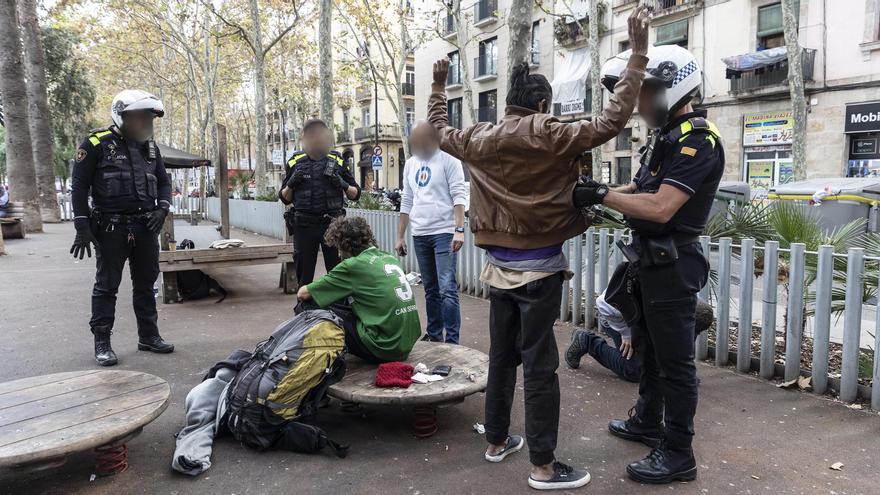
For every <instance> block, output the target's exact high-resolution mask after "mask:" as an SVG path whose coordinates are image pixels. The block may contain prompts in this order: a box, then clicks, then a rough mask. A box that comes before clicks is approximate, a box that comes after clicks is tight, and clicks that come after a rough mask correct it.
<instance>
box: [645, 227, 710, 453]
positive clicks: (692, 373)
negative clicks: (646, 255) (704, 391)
mask: <svg viewBox="0 0 880 495" xmlns="http://www.w3.org/2000/svg"><path fill="white" fill-rule="evenodd" d="M677 249H678V259H677V260H675V261H673V262H672V263H670V264H668V265H663V266H656V265H655V266H647V267H644V266H640V267H639V270H638V287H639V295H640V302H641V317H640V318H639V320H638V322H637V323H636V324H635V325H634V326H633V343H634V345H635V347H636V349H637V351H638V352H640V353H641V354H642V356H643V366H642V373H641V377H640V380H639V401H638V403H637V405H636V414H637V415H638V417H639V418H640V419H641V420H642V421H644V422H645V423H646V424H648V425H658V426H659V425H660V424H661V423H663V422H664V421H665V424H666V445H667V446H668V447H669V448H670V449H673V450H685V451H687V450H690V448H691V443H692V441H693V437H694V415H695V414H696V411H697V383H698V382H697V369H696V364H695V363H694V354H695V350H694V327H695V323H696V318H695V313H696V307H697V293H698V292H699V291H700V289H702V288H703V286H704V285H705V284H706V281H707V280H708V275H709V262H708V260H707V259H706V257H705V256H704V255H703V251H702V248H701V247H700V244H699V243H697V242H692V243H689V244H685V245H682V246H678V248H677Z"/></svg>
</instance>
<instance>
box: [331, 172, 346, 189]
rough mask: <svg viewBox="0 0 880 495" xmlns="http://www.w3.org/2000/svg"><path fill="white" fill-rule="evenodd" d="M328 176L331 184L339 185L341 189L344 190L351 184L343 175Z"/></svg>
mask: <svg viewBox="0 0 880 495" xmlns="http://www.w3.org/2000/svg"><path fill="white" fill-rule="evenodd" d="M327 178H328V179H330V183H331V184H333V185H334V186H336V187H338V188H339V189H342V190H343V191H345V190H346V189H348V186H349V184H348V182H346V181H345V179H343V178H342V176H341V175H339V174H333V175H331V176H328V177H327Z"/></svg>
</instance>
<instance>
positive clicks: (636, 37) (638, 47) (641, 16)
mask: <svg viewBox="0 0 880 495" xmlns="http://www.w3.org/2000/svg"><path fill="white" fill-rule="evenodd" d="M648 21H649V18H648V7H646V6H644V5H639V6H638V7H636V8H635V9H633V11H632V13H631V14H630V15H629V19H627V23H628V24H629V26H628V29H629V42H630V46H631V47H632V52H633V53H635V54H637V55H646V54H647V53H648ZM435 67H436V64H435Z"/></svg>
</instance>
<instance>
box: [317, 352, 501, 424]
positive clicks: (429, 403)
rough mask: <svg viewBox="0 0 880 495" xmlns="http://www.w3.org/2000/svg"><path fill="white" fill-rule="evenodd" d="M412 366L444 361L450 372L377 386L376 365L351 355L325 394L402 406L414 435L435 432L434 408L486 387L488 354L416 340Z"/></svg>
mask: <svg viewBox="0 0 880 495" xmlns="http://www.w3.org/2000/svg"><path fill="white" fill-rule="evenodd" d="M406 362H407V363H409V364H411V365H412V366H413V368H415V366H416V365H417V364H418V363H424V364H425V365H426V366H427V367H428V370H429V371H430V370H432V369H433V368H434V366H437V365H441V364H446V365H450V366H452V372H451V373H450V374H449V376H447V377H446V378H444V379H443V380H440V381H437V382H432V383H427V384H419V383H413V384H412V385H410V386H409V388H380V387H377V386H376V385H375V380H376V365H374V364H369V363H366V362H364V361H362V360H360V359H358V358H356V357H351V358H350V359H349V360H348V362H347V365H348V370H347V371H346V373H345V378H343V379H342V381H340V382H339V383H336V384H335V385H333V386H331V387H330V390H329V391H328V395H330V396H331V397H333V398H336V399H339V400H341V401H344V402H347V403H354V404H358V405H360V404H367V405H379V406H404V407H412V408H413V410H414V416H415V417H414V421H413V429H414V431H415V434H416V436H417V437H422V438H424V437H430V436H431V435H433V434H434V433H436V432H437V408H438V407H442V406H447V405H451V404H458V403H460V402H463V401H464V399H465V397H467V396H468V395H471V394H475V393H477V392H483V391H484V390H486V382H487V379H488V375H489V356H488V355H486V354H485V353H483V352H480V351H478V350H476V349H470V348H468V347H464V346H460V345H452V344H442V343H439V342H422V341H419V342H416V345H415V347H413V350H412V352H411V353H410V355H409V359H407V361H406Z"/></svg>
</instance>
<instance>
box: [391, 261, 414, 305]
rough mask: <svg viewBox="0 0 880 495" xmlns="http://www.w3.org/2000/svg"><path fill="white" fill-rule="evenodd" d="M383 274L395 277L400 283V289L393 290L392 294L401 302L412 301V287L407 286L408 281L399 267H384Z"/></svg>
mask: <svg viewBox="0 0 880 495" xmlns="http://www.w3.org/2000/svg"><path fill="white" fill-rule="evenodd" d="M385 273H387V274H388V275H397V279H398V280H399V281H400V287H398V288H396V289H394V292H395V293H396V294H397V297H398V298H400V300H401V301H409V300H410V299H412V297H413V290H412V287H411V286H410V285H409V280H407V279H406V274H405V273H403V270H401V269H400V267H399V266H397V265H392V264H391V263H389V264H387V265H385Z"/></svg>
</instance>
